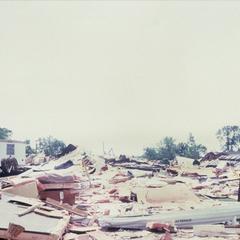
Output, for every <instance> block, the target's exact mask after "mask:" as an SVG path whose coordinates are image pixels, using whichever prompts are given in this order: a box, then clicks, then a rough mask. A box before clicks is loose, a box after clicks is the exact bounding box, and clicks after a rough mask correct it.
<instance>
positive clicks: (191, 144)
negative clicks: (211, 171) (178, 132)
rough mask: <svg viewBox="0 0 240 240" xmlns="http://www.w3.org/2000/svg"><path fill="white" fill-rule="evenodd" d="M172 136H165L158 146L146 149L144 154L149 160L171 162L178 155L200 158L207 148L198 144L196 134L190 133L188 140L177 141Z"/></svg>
mask: <svg viewBox="0 0 240 240" xmlns="http://www.w3.org/2000/svg"><path fill="white" fill-rule="evenodd" d="M175 142H176V141H175V139H174V138H172V137H165V138H163V140H162V141H161V142H160V144H158V145H157V146H156V147H147V148H145V149H144V154H143V156H144V157H145V158H147V159H149V160H155V159H156V160H161V161H162V162H163V163H170V162H171V161H172V160H174V159H175V158H176V155H179V156H182V157H188V158H193V159H195V160H197V159H199V158H200V157H201V156H202V155H203V154H204V153H205V152H206V150H207V148H206V147H205V146H203V145H202V144H197V143H196V141H195V138H194V136H193V135H192V134H191V133H190V134H189V138H188V141H187V142H186V143H185V142H180V143H178V144H176V143H175Z"/></svg>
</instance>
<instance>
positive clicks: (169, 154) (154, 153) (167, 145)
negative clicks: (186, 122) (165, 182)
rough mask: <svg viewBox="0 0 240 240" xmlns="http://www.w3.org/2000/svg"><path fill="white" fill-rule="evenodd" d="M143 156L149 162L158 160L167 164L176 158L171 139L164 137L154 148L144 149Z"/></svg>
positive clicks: (173, 142)
mask: <svg viewBox="0 0 240 240" xmlns="http://www.w3.org/2000/svg"><path fill="white" fill-rule="evenodd" d="M143 156H144V157H145V158H147V159H149V160H160V161H161V162H162V163H165V164H169V163H170V161H172V160H174V159H175V157H176V144H175V140H174V139H173V138H172V137H165V138H163V139H162V141H161V142H160V143H159V144H158V145H157V146H156V147H147V148H145V149H144V154H143Z"/></svg>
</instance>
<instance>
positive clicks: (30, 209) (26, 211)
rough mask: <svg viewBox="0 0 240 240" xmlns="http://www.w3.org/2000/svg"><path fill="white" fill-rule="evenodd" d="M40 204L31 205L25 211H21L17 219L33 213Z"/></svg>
mask: <svg viewBox="0 0 240 240" xmlns="http://www.w3.org/2000/svg"><path fill="white" fill-rule="evenodd" d="M41 205H42V204H36V205H33V206H31V207H29V208H27V209H25V210H24V211H22V212H21V213H18V216H19V217H22V216H24V215H26V214H28V213H30V212H33V211H34V210H35V209H36V208H39V207H40V206H41Z"/></svg>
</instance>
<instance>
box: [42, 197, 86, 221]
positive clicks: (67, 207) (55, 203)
mask: <svg viewBox="0 0 240 240" xmlns="http://www.w3.org/2000/svg"><path fill="white" fill-rule="evenodd" d="M45 202H46V203H47V204H49V205H51V206H54V207H57V208H60V209H63V210H66V211H68V212H69V213H73V214H76V215H79V216H82V217H86V216H87V215H88V214H87V213H86V212H85V211H82V210H80V209H77V208H72V206H70V205H69V204H61V203H60V202H58V201H56V200H54V199H51V198H47V200H46V201H45Z"/></svg>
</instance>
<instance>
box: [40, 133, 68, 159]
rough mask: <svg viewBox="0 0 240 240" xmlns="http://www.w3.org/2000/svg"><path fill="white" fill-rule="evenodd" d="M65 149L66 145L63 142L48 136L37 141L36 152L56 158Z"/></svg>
mask: <svg viewBox="0 0 240 240" xmlns="http://www.w3.org/2000/svg"><path fill="white" fill-rule="evenodd" d="M65 147H66V145H65V143H64V142H63V141H61V140H58V139H56V138H53V137H52V136H49V137H46V138H39V139H38V140H37V145H36V150H37V152H44V153H45V154H46V155H47V156H56V155H58V154H59V153H61V152H62V150H63V149H64V148H65Z"/></svg>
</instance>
